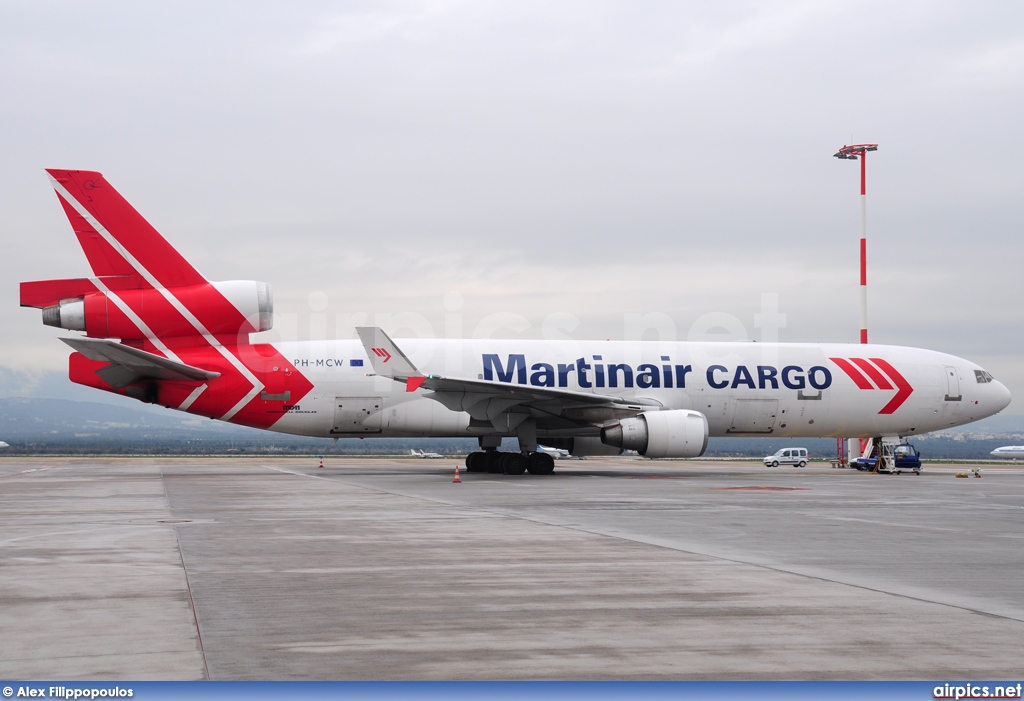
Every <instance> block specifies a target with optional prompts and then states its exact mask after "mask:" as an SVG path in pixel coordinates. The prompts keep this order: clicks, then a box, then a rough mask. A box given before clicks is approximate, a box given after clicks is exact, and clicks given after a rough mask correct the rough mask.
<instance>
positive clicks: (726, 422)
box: [21, 170, 1010, 474]
mask: <svg viewBox="0 0 1024 701" xmlns="http://www.w3.org/2000/svg"><path fill="white" fill-rule="evenodd" d="M48 172H49V173H50V176H51V179H52V182H53V186H54V188H55V189H56V191H57V197H58V200H59V201H60V204H61V206H62V207H63V208H64V211H65V213H66V214H67V216H68V218H69V219H70V221H71V225H72V227H73V228H74V231H75V234H76V236H77V237H78V241H79V243H80V244H81V246H82V249H83V251H84V252H85V255H86V258H87V259H88V261H89V264H90V266H91V267H92V272H93V276H92V277H88V278H78V279H67V280H43V281H37V282H24V283H22V284H21V304H22V306H28V307H38V308H41V309H42V313H43V323H45V324H48V325H50V326H57V327H61V328H64V329H68V330H73V331H84V332H85V335H84V337H83V336H76V337H74V338H65V339H62V340H63V341H64V342H65V343H67V344H68V345H69V346H71V347H72V348H73V349H74V351H75V352H73V353H72V354H71V356H70V360H69V364H70V368H69V374H70V377H71V379H72V381H74V382H77V383H79V384H83V385H88V386H90V387H95V388H97V389H102V390H105V391H108V392H115V393H118V394H123V395H127V396H129V397H134V398H136V399H139V400H142V401H145V402H151V403H154V404H160V405H162V406H165V407H170V408H172V409H179V410H181V411H187V412H189V413H192V414H197V415H200V416H208V417H210V418H214V419H220V420H222V421H230V422H232V423H237V424H243V425H246V426H254V427H257V428H264V429H269V430H272V431H282V432H285V433H293V434H299V435H306V436H324V437H333V438H339V437H346V436H364V437H365V436H389V437H403V436H404V437H422V436H430V437H467V436H471V437H476V438H477V439H478V441H479V445H480V447H481V449H482V450H481V451H479V452H474V453H471V454H470V456H469V458H468V459H467V461H466V462H467V468H468V469H469V470H470V471H482V470H487V471H492V472H504V473H506V474H521V473H523V472H524V471H526V470H529V471H530V472H531V473H534V474H546V473H549V472H551V471H552V469H553V467H554V462H553V460H552V458H551V456H550V455H549V454H548V453H545V452H544V451H539V450H538V449H537V442H538V439H543V443H544V444H545V445H550V446H553V447H556V448H562V449H567V450H569V451H570V452H571V453H572V454H574V455H587V454H615V453H618V452H620V451H621V450H623V449H629V450H636V451H638V452H639V453H640V454H642V455H646V456H649V457H696V456H699V455H701V454H702V453H703V452H704V450H705V448H706V446H707V440H708V437H709V436H725V435H737V436H758V435H760V436H763V435H768V434H771V435H773V436H784V437H814V436H844V437H895V436H904V435H909V434H914V433H922V432H926V431H934V430H936V429H943V428H948V427H950V426H957V425H960V424H965V423H969V422H971V421H976V420H978V419H982V418H985V417H987V416H991V415H993V414H995V413H996V412H998V411H1000V410H1002V409H1003V408H1004V407H1006V406H1007V405H1008V404H1009V402H1010V393H1009V392H1008V391H1007V389H1006V387H1004V386H1003V385H1002V384H1000V383H999V382H997V381H996V380H994V379H993V378H992V376H991V375H990V374H989V373H987V372H985V370H983V369H982V368H980V367H978V366H977V365H975V364H974V363H972V362H970V361H967V360H964V359H962V358H957V357H954V356H952V355H947V354H945V353H939V352H935V351H930V350H921V349H918V348H905V347H899V346H880V345H854V344H849V345H847V344H825V343H782V344H767V343H682V342H681V343H662V342H639V341H638V342H617V341H572V342H562V341H515V340H424V339H419V340H399V341H394V340H392V339H391V338H390V337H389V336H388V335H387V333H386V332H385V331H384V330H383V329H380V328H375V327H366V328H359V329H357V333H358V335H359V340H358V341H355V340H334V341H330V340H328V341H310V342H282V343H259V342H256V341H254V340H252V339H251V337H250V336H251V334H255V333H258V332H260V331H264V330H267V329H269V328H271V325H272V323H273V300H272V296H271V290H270V286H269V285H267V284H266V283H262V282H254V281H249V280H234V281H229V282H210V281H208V280H207V279H206V278H205V277H203V276H202V275H201V274H200V273H199V272H198V271H197V270H196V269H195V268H193V267H192V266H191V265H190V264H189V263H188V261H186V260H185V259H184V258H183V257H182V256H181V255H180V254H179V253H178V252H177V251H176V250H175V249H174V248H173V247H172V246H171V245H170V244H169V243H168V242H167V241H166V240H165V239H164V238H163V237H162V236H161V235H160V234H159V233H158V232H157V231H156V230H155V229H154V228H153V227H152V226H150V224H149V223H148V222H147V221H146V220H145V219H143V218H142V216H140V215H139V213H138V212H136V211H135V209H134V208H133V207H132V206H131V205H130V204H129V203H128V202H127V201H126V200H125V199H124V198H122V197H121V195H120V194H118V192H117V191H116V190H115V189H114V188H113V187H111V185H110V184H109V183H108V182H107V181H106V180H105V179H104V178H103V176H102V175H101V174H100V173H96V172H89V171H78V170H50V171H48ZM451 367H457V368H461V370H459V371H446V370H444V368H451ZM503 437H515V438H517V439H518V442H519V448H520V451H519V452H498V451H497V450H496V448H497V447H498V446H499V445H500V443H501V439H502V438H503Z"/></svg>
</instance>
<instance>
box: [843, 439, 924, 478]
mask: <svg viewBox="0 0 1024 701" xmlns="http://www.w3.org/2000/svg"><path fill="white" fill-rule="evenodd" d="M850 466H851V467H854V468H856V469H858V470H861V471H862V472H888V473H890V474H896V475H899V474H903V473H904V472H913V473H914V474H915V475H919V474H921V453H920V452H919V451H918V450H917V448H915V447H914V446H913V445H911V444H910V443H892V442H888V441H885V440H883V439H879V438H872V439H871V440H870V441H868V445H867V447H866V448H865V449H864V454H863V455H861V457H859V458H854V459H853V460H851V461H850Z"/></svg>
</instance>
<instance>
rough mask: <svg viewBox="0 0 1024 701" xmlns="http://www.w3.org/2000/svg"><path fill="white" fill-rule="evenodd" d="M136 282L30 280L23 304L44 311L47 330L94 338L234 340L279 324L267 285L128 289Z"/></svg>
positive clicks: (23, 289)
mask: <svg viewBox="0 0 1024 701" xmlns="http://www.w3.org/2000/svg"><path fill="white" fill-rule="evenodd" d="M119 282H120V283H121V284H120V285H118V283H119ZM132 282H133V281H131V280H128V279H116V278H114V279H111V278H106V279H104V278H95V279H81V280H41V281H37V282H25V283H22V285H21V306H23V307H39V308H41V309H42V311H43V323H44V324H46V325H47V326H56V327H58V328H62V329H68V330H71V331H85V333H86V335H87V336H89V337H91V338H120V339H143V338H146V337H147V336H150V337H156V338H170V337H180V336H195V335H200V334H203V333H210V334H213V335H215V336H223V335H232V336H233V335H237V334H249V333H255V332H257V331H266V330H268V329H270V328H272V327H273V325H274V298H273V293H272V291H271V288H270V285H268V284H267V283H265V282H256V281H255V280H230V281H227V282H207V283H203V284H200V285H189V286H185V287H173V288H153V287H129V288H125V287H124V285H125V284H126V283H127V284H132Z"/></svg>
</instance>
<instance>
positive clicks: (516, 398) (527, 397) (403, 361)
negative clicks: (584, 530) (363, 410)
mask: <svg viewBox="0 0 1024 701" xmlns="http://www.w3.org/2000/svg"><path fill="white" fill-rule="evenodd" d="M356 332H357V333H358V334H359V338H360V340H361V341H362V342H363V347H364V348H365V349H366V354H367V356H368V357H369V359H370V363H371V365H373V370H374V372H375V374H377V375H380V376H381V377H388V378H390V379H392V380H395V381H396V382H405V387H406V391H407V392H415V391H416V390H417V389H419V388H421V387H422V388H423V389H427V390H431V392H432V394H430V395H427V396H429V397H430V398H431V399H434V400H436V401H438V402H440V403H442V404H444V405H445V406H446V407H448V408H449V409H451V410H453V411H465V412H468V413H469V414H470V416H472V417H473V418H474V419H478V420H482V419H486V420H489V421H491V422H492V423H493V424H494V425H495V427H498V418H499V416H501V415H503V414H507V413H509V412H513V413H530V414H533V415H534V416H535V417H536V418H538V419H539V420H541V421H544V420H547V423H549V424H550V423H551V422H552V421H553V420H554V424H555V426H552V427H556V426H557V425H558V424H559V423H563V424H564V423H565V422H568V424H566V425H565V426H564V427H566V428H568V427H569V426H570V425H575V426H578V425H579V424H580V423H584V424H592V425H593V424H600V423H602V422H604V421H607V420H610V419H613V418H621V417H622V416H631V415H635V414H637V413H639V412H641V411H643V410H644V409H649V408H661V407H662V404H661V402H658V401H657V400H654V399H647V398H642V397H619V396H615V395H610V394H591V393H588V392H576V391H573V390H566V389H558V388H554V387H533V386H525V385H513V384H509V383H506V382H496V381H493V380H471V379H467V378H461V377H444V376H441V375H424V374H423V373H421V372H420V371H419V370H418V369H417V368H416V366H415V365H413V363H412V361H410V360H409V358H408V356H406V355H405V353H403V352H402V351H401V349H400V348H398V346H397V345H396V344H395V342H394V341H393V340H391V338H390V337H389V336H388V335H387V333H385V332H384V330H383V329H380V328H378V327H375V326H370V327H359V328H357V329H356ZM555 419H563V420H564V421H562V422H559V421H557V420H555Z"/></svg>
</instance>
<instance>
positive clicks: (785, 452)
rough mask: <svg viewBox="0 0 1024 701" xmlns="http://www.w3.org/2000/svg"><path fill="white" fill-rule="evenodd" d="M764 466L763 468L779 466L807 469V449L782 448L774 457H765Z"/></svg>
mask: <svg viewBox="0 0 1024 701" xmlns="http://www.w3.org/2000/svg"><path fill="white" fill-rule="evenodd" d="M764 464H765V467H778V466H779V465H796V466H797V467H807V448H783V449H782V450H780V451H779V452H777V453H775V455H769V456H768V457H766V458H765V459H764Z"/></svg>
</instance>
